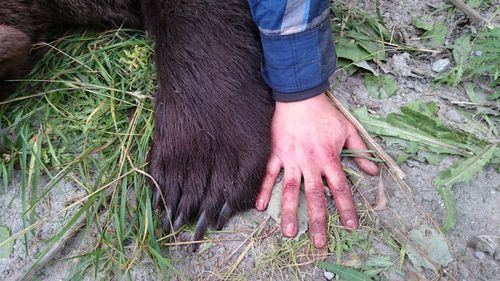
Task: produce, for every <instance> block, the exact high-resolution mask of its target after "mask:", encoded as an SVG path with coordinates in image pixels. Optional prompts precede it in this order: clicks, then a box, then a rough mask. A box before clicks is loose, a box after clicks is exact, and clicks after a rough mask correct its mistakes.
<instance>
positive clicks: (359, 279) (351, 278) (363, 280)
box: [318, 262, 373, 281]
mask: <svg viewBox="0 0 500 281" xmlns="http://www.w3.org/2000/svg"><path fill="white" fill-rule="evenodd" d="M318 266H319V267H320V268H322V269H325V270H328V271H330V272H333V273H335V274H337V275H338V276H339V277H340V280H346V281H373V279H372V278H370V276H368V275H366V274H364V273H363V272H360V271H357V270H355V269H352V268H348V267H345V266H341V265H339V264H332V263H326V262H320V263H319V264H318Z"/></svg>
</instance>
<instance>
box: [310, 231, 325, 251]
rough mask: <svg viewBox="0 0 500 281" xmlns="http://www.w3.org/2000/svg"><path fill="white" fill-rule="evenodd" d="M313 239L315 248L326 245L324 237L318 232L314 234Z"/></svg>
mask: <svg viewBox="0 0 500 281" xmlns="http://www.w3.org/2000/svg"><path fill="white" fill-rule="evenodd" d="M313 241H314V247H316V248H323V247H324V246H325V245H326V237H325V236H323V235H320V234H318V235H315V236H314V240H313Z"/></svg>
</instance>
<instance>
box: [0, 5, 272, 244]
mask: <svg viewBox="0 0 500 281" xmlns="http://www.w3.org/2000/svg"><path fill="white" fill-rule="evenodd" d="M5 2H9V3H10V4H8V5H5V6H3V8H2V7H1V6H0V24H3V25H10V26H12V27H15V28H17V29H18V30H20V31H21V32H23V33H24V34H26V35H27V36H28V37H29V38H30V39H31V42H37V41H38V40H40V39H43V38H44V37H45V36H49V35H50V33H49V32H48V29H47V26H49V27H50V26H51V25H54V24H57V23H62V24H68V25H71V24H88V23H93V24H96V23H97V24H99V25H103V26H113V25H120V23H121V22H124V21H128V24H129V25H132V26H140V25H141V24H142V17H141V16H138V15H137V12H140V11H141V9H137V4H138V2H140V4H141V8H142V13H143V18H144V23H145V28H146V30H147V31H148V32H149V34H150V35H151V36H152V37H153V38H154V40H155V50H156V54H155V62H156V67H157V72H158V79H159V87H158V90H157V93H156V106H155V121H156V128H155V133H154V140H153V142H152V147H151V150H150V153H149V161H150V173H151V175H152V176H153V177H154V179H155V181H156V182H157V183H158V185H159V187H160V191H161V193H160V192H159V191H158V190H157V189H154V196H153V197H154V206H155V208H157V207H159V206H164V207H165V210H166V214H165V217H164V220H163V223H164V229H165V231H166V232H169V231H170V230H171V227H172V226H173V228H178V227H179V226H180V225H182V224H184V223H189V222H194V221H195V220H198V225H197V230H196V233H195V237H194V239H195V240H198V239H200V238H201V237H202V235H203V233H204V231H205V229H206V227H207V226H216V227H221V226H222V225H223V224H224V222H225V221H226V220H227V218H228V217H229V216H230V215H232V214H234V213H235V212H238V211H242V210H246V209H248V208H251V207H252V206H253V204H254V201H255V197H256V194H257V192H258V188H259V184H260V181H261V178H262V176H263V173H264V169H265V164H266V160H267V156H268V153H269V147H270V139H269V138H270V137H269V125H270V120H271V117H272V112H273V102H272V100H271V98H270V94H269V89H268V87H267V86H266V85H265V84H264V82H263V81H262V79H261V75H260V48H259V43H258V33H257V32H256V29H255V26H254V24H253V22H252V20H251V17H250V12H249V11H248V7H247V3H246V1H245V0H229V1H216V0H198V1H196V0H195V1H188V0H169V1H167V0H143V1H133V0H129V1H127V0H122V1H120V0H115V1H113V0H102V1H98V0H97V1H92V0H77V1H70V0H53V1H50V0H39V1H35V0H34V1H22V0H17V1H14V0H8V1H5ZM16 5H17V6H16ZM6 7H7V8H6ZM9 7H10V8H9ZM16 8H18V9H19V10H20V14H16V15H14V16H13V15H12V13H15V12H16ZM34 13H35V14H36V13H38V15H41V16H40V17H39V18H38V20H37V21H38V22H33V21H32V18H33V14H34ZM47 16H50V17H52V19H51V20H43V17H47ZM10 17H12V18H13V19H10ZM45 19H47V18H45ZM40 21H42V22H43V23H40ZM38 24H40V25H39V26H38ZM0 28H1V25H0ZM0 34H1V33H0ZM12 48H15V47H12ZM7 49H9V48H7ZM0 51H2V49H0ZM23 52H25V49H23ZM5 53H6V54H9V51H6V52H5ZM10 53H12V51H10ZM0 58H1V54H0ZM9 58H10V59H15V60H16V61H19V62H21V60H17V58H18V57H16V56H13V55H9ZM5 66H6V64H4V61H2V60H0V69H2V67H5ZM9 68H12V66H9ZM0 73H1V72H0ZM2 78H5V77H1V76H0V80H1V79H2Z"/></svg>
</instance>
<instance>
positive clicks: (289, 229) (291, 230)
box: [283, 223, 295, 237]
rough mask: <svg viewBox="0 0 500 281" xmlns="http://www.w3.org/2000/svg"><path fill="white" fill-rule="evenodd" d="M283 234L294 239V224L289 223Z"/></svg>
mask: <svg viewBox="0 0 500 281" xmlns="http://www.w3.org/2000/svg"><path fill="white" fill-rule="evenodd" d="M283 232H284V233H283V234H284V235H285V236H286V237H293V236H295V226H294V225H293V223H289V224H287V225H285V228H284V229H283Z"/></svg>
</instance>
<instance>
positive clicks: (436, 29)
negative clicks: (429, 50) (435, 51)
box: [422, 22, 448, 47]
mask: <svg viewBox="0 0 500 281" xmlns="http://www.w3.org/2000/svg"><path fill="white" fill-rule="evenodd" d="M446 35H448V26H446V25H445V24H444V23H442V22H438V23H436V24H434V26H433V27H432V29H431V30H428V31H426V32H425V33H424V34H423V35H422V39H423V41H424V43H425V44H426V45H428V46H430V47H440V46H443V44H444V42H445V40H446Z"/></svg>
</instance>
